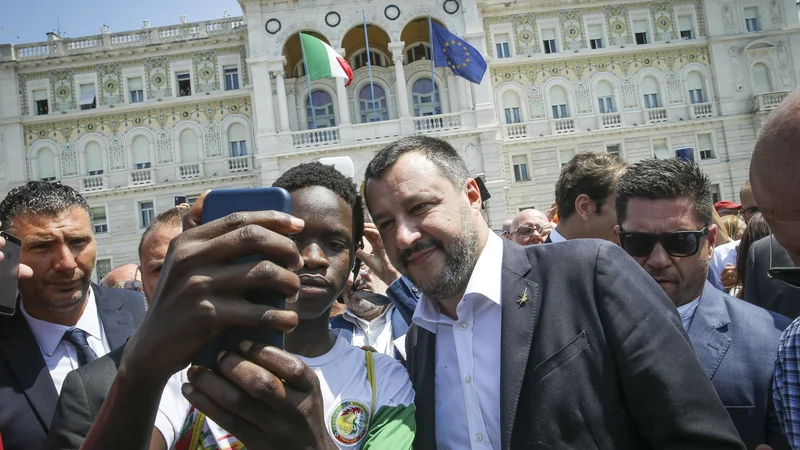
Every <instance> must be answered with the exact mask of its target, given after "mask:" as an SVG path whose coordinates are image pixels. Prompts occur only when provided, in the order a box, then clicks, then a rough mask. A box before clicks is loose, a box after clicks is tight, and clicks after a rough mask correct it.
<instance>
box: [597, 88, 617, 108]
mask: <svg viewBox="0 0 800 450" xmlns="http://www.w3.org/2000/svg"><path fill="white" fill-rule="evenodd" d="M595 92H596V93H597V104H598V106H599V107H600V114H610V113H613V112H616V109H615V108H614V88H613V87H611V83H609V82H608V81H606V80H602V81H600V82H599V83H597V86H596V88H595Z"/></svg>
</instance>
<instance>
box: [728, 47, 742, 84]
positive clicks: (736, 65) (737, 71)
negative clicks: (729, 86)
mask: <svg viewBox="0 0 800 450" xmlns="http://www.w3.org/2000/svg"><path fill="white" fill-rule="evenodd" d="M728 56H729V57H730V58H731V72H732V73H733V88H734V89H735V90H736V91H737V92H740V91H741V90H742V89H744V80H743V79H742V63H741V61H740V60H739V49H737V48H736V47H731V48H729V49H728Z"/></svg>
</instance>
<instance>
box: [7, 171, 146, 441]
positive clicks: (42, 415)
mask: <svg viewBox="0 0 800 450" xmlns="http://www.w3.org/2000/svg"><path fill="white" fill-rule="evenodd" d="M0 221H2V229H3V230H4V231H7V232H9V233H10V234H13V235H15V236H17V237H18V238H19V239H20V241H21V242H22V250H21V254H20V261H21V263H23V264H25V265H27V266H29V267H30V268H31V269H32V270H33V276H32V277H31V278H28V279H20V281H19V283H18V290H19V301H18V303H17V312H16V314H15V315H13V316H8V317H0V434H2V435H3V443H4V445H5V448H6V449H10V450H23V449H24V450H27V449H36V448H41V447H42V446H43V444H44V442H45V439H46V437H47V432H48V430H49V427H50V422H51V420H52V418H53V411H54V410H55V406H56V402H57V401H58V394H59V391H60V390H61V386H62V383H63V381H64V378H65V377H66V375H67V373H69V372H70V371H71V370H73V369H75V368H77V367H79V366H82V365H84V364H87V363H88V362H90V361H92V360H94V359H96V358H97V357H98V356H103V355H104V354H106V353H107V352H108V351H110V350H113V349H115V348H117V347H119V346H121V345H122V344H124V343H125V341H126V340H127V339H128V338H129V337H130V336H131V334H133V331H134V328H135V327H136V326H137V325H138V324H139V323H140V322H141V321H142V318H143V317H144V298H143V297H142V295H141V294H139V293H137V292H133V291H124V290H120V289H107V288H102V287H99V286H97V285H95V284H92V283H91V277H92V273H93V271H94V264H95V259H96V248H95V239H94V235H93V232H92V226H91V220H90V216H89V205H88V204H87V203H86V201H85V200H84V199H83V197H81V196H80V195H79V194H78V193H77V192H75V191H74V190H73V189H72V188H70V187H68V186H64V185H61V184H58V183H46V182H38V181H32V182H29V183H27V184H26V185H23V186H20V187H18V188H15V189H13V190H12V191H11V192H9V194H8V195H7V196H6V198H5V199H4V200H3V201H2V203H0ZM4 288H6V289H8V288H9V287H4Z"/></svg>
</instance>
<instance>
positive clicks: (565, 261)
mask: <svg viewBox="0 0 800 450" xmlns="http://www.w3.org/2000/svg"><path fill="white" fill-rule="evenodd" d="M502 273H503V274H502V277H503V278H502V299H501V305H502V334H501V348H500V352H501V365H500V374H501V379H500V424H501V440H502V450H509V449H526V450H527V449H548V450H551V449H559V450H562V449H576V450H578V449H579V450H590V449H604V450H625V449H637V450H638V449H648V448H653V449H676V450H677V449H680V450H691V449H697V450H700V449H703V450H709V449H744V448H745V447H744V445H743V444H742V442H741V440H740V438H739V435H738V434H737V432H736V428H735V427H734V426H733V422H731V419H730V417H729V416H728V414H727V413H726V412H725V408H724V406H723V405H722V403H721V402H720V400H719V397H718V396H717V394H716V392H715V391H714V387H713V386H712V384H711V381H710V380H709V379H708V377H707V376H706V374H705V372H703V369H702V367H701V366H700V364H699V363H698V361H697V357H696V356H695V355H694V352H693V350H692V346H691V343H690V342H689V338H688V336H687V335H686V333H685V331H684V329H683V325H681V321H680V318H679V317H678V314H677V311H676V309H675V306H674V305H673V304H672V302H670V300H669V298H668V297H667V296H666V294H665V293H664V291H663V290H662V289H661V287H660V286H658V284H656V282H655V281H653V279H652V278H651V277H650V276H649V275H647V273H646V272H645V271H644V270H643V269H642V268H641V267H640V266H639V265H638V264H636V262H635V261H634V260H633V259H631V258H630V257H629V256H628V255H627V254H626V253H625V252H624V251H623V250H622V249H621V248H619V247H618V246H616V245H613V244H611V243H610V242H606V241H601V240H596V239H576V240H572V241H567V242H563V243H557V244H554V245H533V246H529V247H521V246H519V245H517V244H515V243H513V242H511V241H504V247H503V272H502ZM526 290H527V295H528V301H527V302H524V303H522V304H518V303H517V302H518V300H519V298H520V296H521V295H522V294H523V293H524V292H526ZM406 345H407V355H408V372H409V375H410V377H411V381H412V383H413V385H414V390H415V391H416V396H415V403H416V410H417V421H416V422H417V434H416V438H415V441H414V448H415V449H417V450H422V449H425V450H427V449H435V448H436V428H435V423H434V420H435V398H436V397H435V392H434V386H435V373H434V372H435V370H434V369H435V367H436V354H435V350H436V335H435V334H433V333H430V332H428V331H426V330H424V329H422V328H419V327H418V326H417V325H412V326H411V328H410V329H409V332H408V335H407V336H406Z"/></svg>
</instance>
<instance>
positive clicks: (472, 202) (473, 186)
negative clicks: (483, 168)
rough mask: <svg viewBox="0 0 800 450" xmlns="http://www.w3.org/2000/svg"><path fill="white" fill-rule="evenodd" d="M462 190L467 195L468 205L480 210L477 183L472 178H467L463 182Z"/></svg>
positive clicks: (479, 193) (479, 192)
mask: <svg viewBox="0 0 800 450" xmlns="http://www.w3.org/2000/svg"><path fill="white" fill-rule="evenodd" d="M464 190H465V193H466V195H467V201H468V202H469V206H470V207H471V208H476V209H477V210H478V211H480V210H481V204H482V201H481V190H480V188H479V187H478V183H476V182H475V179H474V178H467V181H465V182H464Z"/></svg>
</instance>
